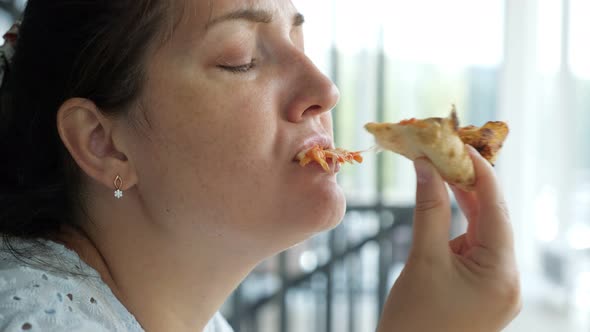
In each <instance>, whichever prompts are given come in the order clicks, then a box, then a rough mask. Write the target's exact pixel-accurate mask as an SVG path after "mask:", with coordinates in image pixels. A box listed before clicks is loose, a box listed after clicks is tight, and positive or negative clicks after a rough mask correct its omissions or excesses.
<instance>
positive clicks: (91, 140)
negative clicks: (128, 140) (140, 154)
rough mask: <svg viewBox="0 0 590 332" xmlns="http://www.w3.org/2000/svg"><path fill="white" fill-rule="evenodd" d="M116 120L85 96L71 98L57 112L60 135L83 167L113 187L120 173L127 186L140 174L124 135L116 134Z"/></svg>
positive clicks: (95, 178) (126, 187) (125, 187)
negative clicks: (128, 154) (106, 114)
mask: <svg viewBox="0 0 590 332" xmlns="http://www.w3.org/2000/svg"><path fill="white" fill-rule="evenodd" d="M114 121H115V119H114V118H110V117H106V116H104V115H103V114H102V113H101V112H100V110H99V109H98V107H96V105H95V104H94V102H92V101H90V100H88V99H83V98H72V99H68V100H67V101H66V102H64V103H63V104H62V105H61V107H60V108H59V110H58V112H57V129H58V132H59V136H60V137H61V140H62V141H63V143H64V145H65V147H66V148H67V149H68V151H69V152H70V154H71V156H72V158H73V159H74V160H75V161H76V163H77V164H78V166H79V167H80V168H81V169H82V171H84V173H86V174H87V175H88V176H89V177H90V178H92V179H94V180H96V181H97V182H99V183H102V184H103V185H104V186H106V187H107V188H111V189H114V188H115V185H114V180H115V178H116V177H117V175H119V176H120V177H121V179H122V180H123V184H122V187H121V189H122V190H126V189H128V188H130V187H132V186H133V185H135V184H136V183H137V176H136V172H135V169H134V168H133V165H132V163H131V162H130V161H129V160H128V158H127V155H126V154H125V152H124V151H123V150H122V147H124V145H125V144H124V143H125V142H124V141H123V137H115V135H114V134H113V132H114V131H113V128H114V127H115V123H114Z"/></svg>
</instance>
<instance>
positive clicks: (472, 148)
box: [465, 144, 479, 156]
mask: <svg viewBox="0 0 590 332" xmlns="http://www.w3.org/2000/svg"><path fill="white" fill-rule="evenodd" d="M465 145H466V146H467V150H469V153H470V154H472V155H475V156H478V155H479V151H477V149H475V148H474V147H473V146H472V145H469V144H465Z"/></svg>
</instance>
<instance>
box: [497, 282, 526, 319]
mask: <svg viewBox="0 0 590 332" xmlns="http://www.w3.org/2000/svg"><path fill="white" fill-rule="evenodd" d="M492 292H493V294H490V295H491V296H493V298H495V299H496V302H497V304H498V305H499V306H501V307H502V308H504V310H505V312H507V313H509V314H511V315H514V316H515V315H517V314H518V313H519V312H520V310H521V309H522V295H521V288H520V282H519V280H518V278H517V277H511V278H507V279H505V280H504V281H499V282H497V283H496V285H495V287H493V289H492Z"/></svg>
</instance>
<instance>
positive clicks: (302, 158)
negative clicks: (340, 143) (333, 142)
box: [297, 145, 363, 173]
mask: <svg viewBox="0 0 590 332" xmlns="http://www.w3.org/2000/svg"><path fill="white" fill-rule="evenodd" d="M328 159H329V160H330V161H331V162H332V163H336V162H338V163H344V162H348V163H351V164H352V163H354V162H355V161H356V162H358V163H362V162H363V157H362V156H361V151H357V152H349V151H347V150H344V149H341V148H336V149H323V148H321V147H320V146H319V145H315V146H313V147H312V148H310V149H308V150H306V151H301V152H300V153H299V154H298V155H297V160H299V165H301V166H306V165H307V164H309V163H310V162H317V163H318V164H320V165H321V166H322V168H323V169H324V171H326V172H328V173H331V172H332V170H331V168H330V165H328Z"/></svg>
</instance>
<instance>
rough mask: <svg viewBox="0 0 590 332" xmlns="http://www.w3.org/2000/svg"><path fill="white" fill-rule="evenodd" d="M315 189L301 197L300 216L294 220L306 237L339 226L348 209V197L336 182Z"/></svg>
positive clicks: (293, 222) (295, 225)
mask: <svg viewBox="0 0 590 332" xmlns="http://www.w3.org/2000/svg"><path fill="white" fill-rule="evenodd" d="M313 189H314V190H313V192H307V193H306V194H305V195H302V196H301V197H300V200H301V204H300V205H299V204H298V205H299V206H300V208H299V209H298V210H299V212H298V218H297V220H294V221H292V225H293V226H294V227H297V229H298V231H299V232H301V234H304V236H305V237H306V238H308V237H311V236H313V235H315V234H317V233H319V232H323V231H327V230H330V229H333V228H334V227H336V226H338V224H340V222H341V221H342V218H343V217H344V213H345V211H346V199H345V196H344V192H343V191H342V188H340V186H339V185H337V184H336V183H334V184H333V185H326V186H321V187H314V188H313ZM303 240H304V239H303Z"/></svg>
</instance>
